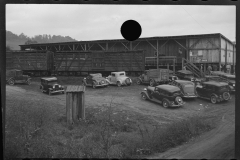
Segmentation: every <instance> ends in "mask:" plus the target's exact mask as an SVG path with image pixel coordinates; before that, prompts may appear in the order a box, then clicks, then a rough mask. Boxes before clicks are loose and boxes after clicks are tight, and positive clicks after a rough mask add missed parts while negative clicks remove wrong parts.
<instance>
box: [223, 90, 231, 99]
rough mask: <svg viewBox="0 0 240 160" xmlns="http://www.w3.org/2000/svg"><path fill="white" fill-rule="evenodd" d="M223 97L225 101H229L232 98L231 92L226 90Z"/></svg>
mask: <svg viewBox="0 0 240 160" xmlns="http://www.w3.org/2000/svg"><path fill="white" fill-rule="evenodd" d="M223 99H224V100H225V101H228V100H229V99H230V94H229V93H227V92H224V93H223Z"/></svg>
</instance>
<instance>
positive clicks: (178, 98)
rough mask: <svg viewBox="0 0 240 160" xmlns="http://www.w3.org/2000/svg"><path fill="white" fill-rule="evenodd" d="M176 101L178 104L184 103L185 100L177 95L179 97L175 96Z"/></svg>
mask: <svg viewBox="0 0 240 160" xmlns="http://www.w3.org/2000/svg"><path fill="white" fill-rule="evenodd" d="M175 101H176V102H177V103H178V104H181V103H183V100H182V98H181V97H179V96H177V97H176V98H175Z"/></svg>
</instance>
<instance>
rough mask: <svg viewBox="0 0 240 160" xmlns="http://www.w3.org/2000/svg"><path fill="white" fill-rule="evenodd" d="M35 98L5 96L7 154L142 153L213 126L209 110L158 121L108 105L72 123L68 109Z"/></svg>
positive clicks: (94, 155)
mask: <svg viewBox="0 0 240 160" xmlns="http://www.w3.org/2000/svg"><path fill="white" fill-rule="evenodd" d="M36 103H38V104H35V103H32V102H31V101H29V102H26V101H23V100H22V101H20V100H18V101H17V103H15V102H13V101H9V100H7V114H6V122H7V123H6V134H5V135H6V143H5V157H6V158H140V157H141V156H143V155H147V154H151V153H154V152H164V151H166V150H167V149H169V148H172V147H175V146H178V145H181V144H183V143H184V142H187V141H188V140H189V139H191V138H193V137H196V136H198V135H200V134H201V133H203V132H206V131H209V130H210V129H212V128H214V126H215V124H214V123H212V122H213V121H212V119H211V117H210V116H209V115H208V117H207V118H206V117H204V115H200V114H199V115H195V116H193V117H189V118H187V119H184V120H179V121H175V122H172V123H169V124H164V125H159V124H158V123H157V122H155V121H154V120H153V119H151V117H148V116H146V115H141V114H139V113H135V112H133V111H129V110H128V111H127V110H122V109H121V107H111V105H110V106H99V107H87V108H86V120H82V121H80V122H79V123H78V124H74V125H73V126H72V127H71V128H69V127H68V126H67V123H66V116H65V115H64V114H63V115H58V114H57V113H54V111H53V110H51V107H44V106H49V104H48V105H47V104H44V102H36ZM54 107H59V106H54Z"/></svg>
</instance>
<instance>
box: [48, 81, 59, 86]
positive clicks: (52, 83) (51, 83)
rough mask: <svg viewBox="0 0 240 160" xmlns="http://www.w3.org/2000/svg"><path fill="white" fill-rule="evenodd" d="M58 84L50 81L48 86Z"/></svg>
mask: <svg viewBox="0 0 240 160" xmlns="http://www.w3.org/2000/svg"><path fill="white" fill-rule="evenodd" d="M57 83H58V82H57V81H49V82H48V84H49V85H54V84H57Z"/></svg>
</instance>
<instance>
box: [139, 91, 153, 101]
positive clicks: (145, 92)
mask: <svg viewBox="0 0 240 160" xmlns="http://www.w3.org/2000/svg"><path fill="white" fill-rule="evenodd" d="M142 93H144V94H146V96H147V98H148V99H151V98H150V97H149V95H148V93H147V91H142V92H141V93H140V94H142Z"/></svg>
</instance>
